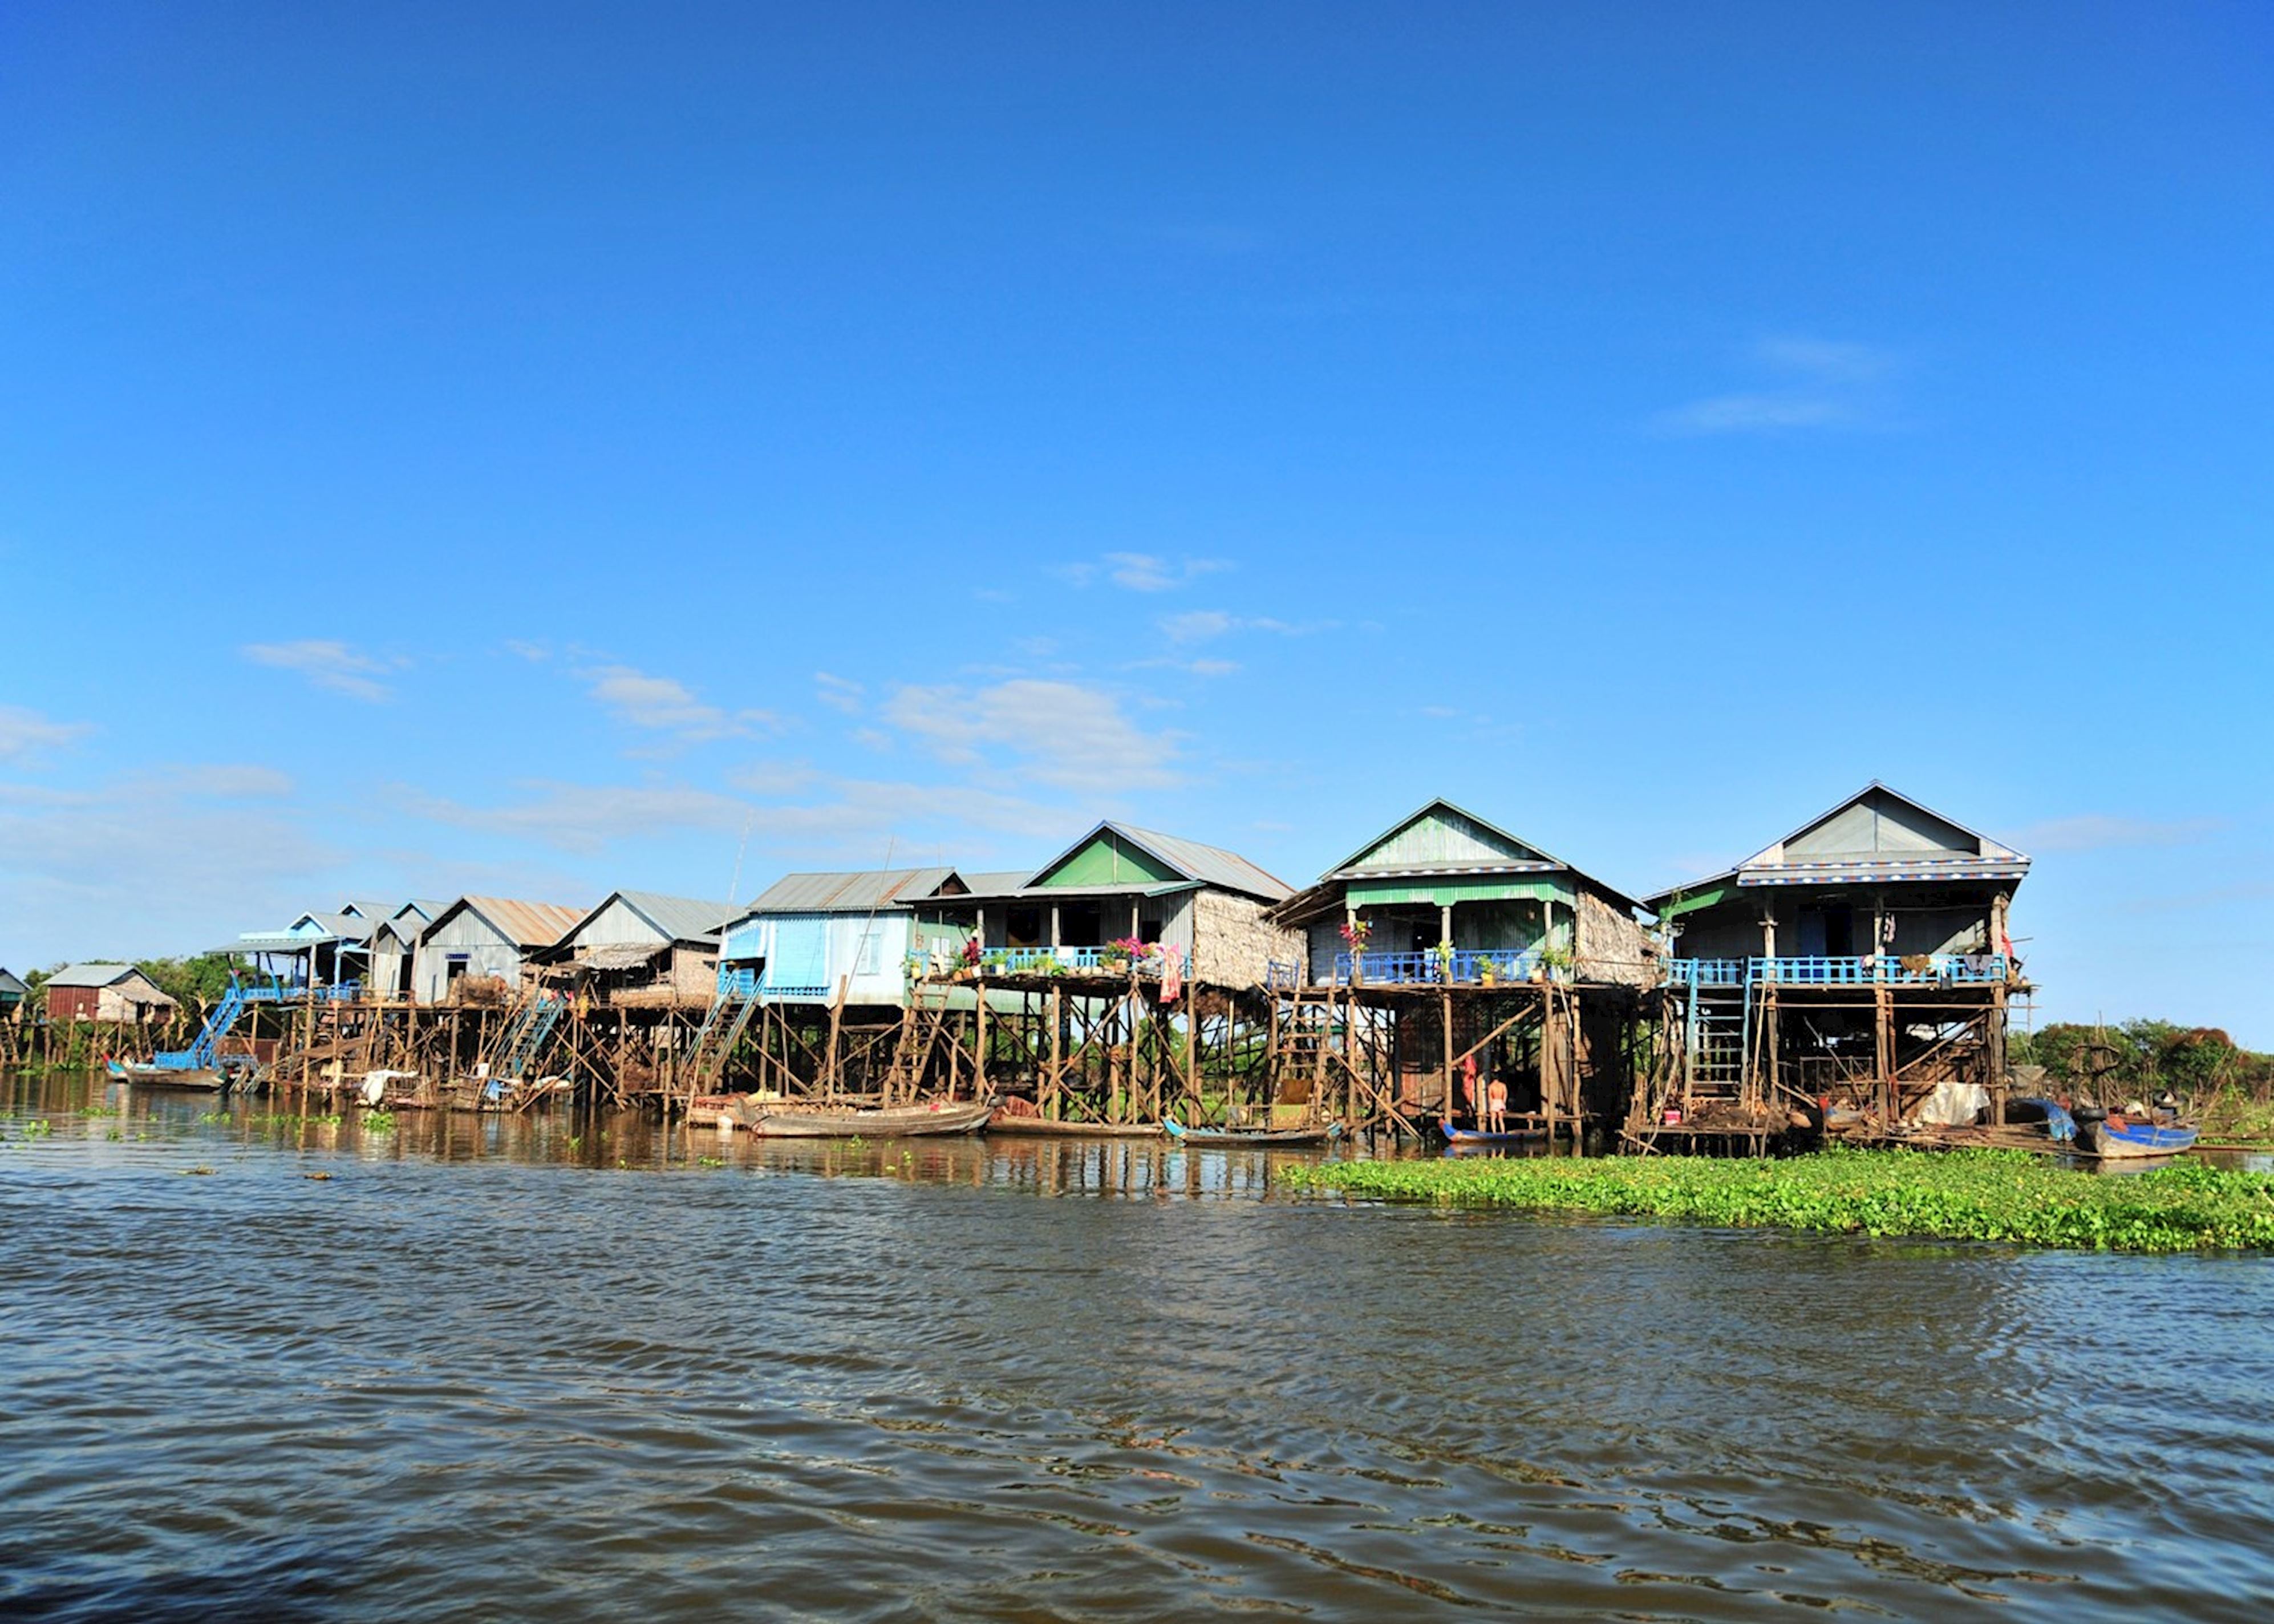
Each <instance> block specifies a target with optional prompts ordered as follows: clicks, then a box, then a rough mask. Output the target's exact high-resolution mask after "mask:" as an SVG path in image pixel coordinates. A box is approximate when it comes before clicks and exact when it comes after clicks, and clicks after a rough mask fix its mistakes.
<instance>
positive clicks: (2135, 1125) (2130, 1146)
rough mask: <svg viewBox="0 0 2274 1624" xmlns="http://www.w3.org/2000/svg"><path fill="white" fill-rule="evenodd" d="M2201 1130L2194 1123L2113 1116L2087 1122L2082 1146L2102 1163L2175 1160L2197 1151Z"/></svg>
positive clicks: (2081, 1130) (2082, 1129) (2083, 1128)
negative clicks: (2162, 1157)
mask: <svg viewBox="0 0 2274 1624" xmlns="http://www.w3.org/2000/svg"><path fill="white" fill-rule="evenodd" d="M2201 1131H2202V1130H2201V1129H2198V1128H2196V1127H2195V1125H2194V1124H2193V1123H2191V1122H2177V1121H2173V1122H2156V1121H2154V1120H2152V1119H2147V1118H2141V1117H2135V1116H2126V1115H2118V1114H2112V1115H2110V1116H2108V1117H2105V1118H2104V1119H2103V1120H2101V1121H2099V1122H2086V1123H2084V1124H2083V1125H2082V1128H2081V1129H2080V1130H2079V1142H2080V1143H2081V1144H2083V1146H2084V1148H2085V1149H2086V1150H2089V1151H2090V1152H2092V1153H2093V1154H2094V1155H2096V1156H2097V1157H2099V1158H2100V1159H2101V1160H2103V1161H2127V1160H2133V1159H2138V1158H2142V1157H2147V1156H2176V1155H2178V1154H2179V1153H2180V1152H2181V1151H2185V1150H2190V1149H2192V1148H2194V1145H2195V1136H2196V1134H2198V1133H2199V1132H2201Z"/></svg>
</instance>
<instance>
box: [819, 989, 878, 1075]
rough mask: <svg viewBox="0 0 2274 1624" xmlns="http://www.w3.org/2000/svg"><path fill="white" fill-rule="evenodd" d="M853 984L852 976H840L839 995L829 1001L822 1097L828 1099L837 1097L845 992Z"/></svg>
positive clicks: (822, 1068)
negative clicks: (827, 1050) (839, 1036)
mask: <svg viewBox="0 0 2274 1624" xmlns="http://www.w3.org/2000/svg"><path fill="white" fill-rule="evenodd" d="M851 985H852V978H850V977H847V976H840V977H838V978H837V996H836V997H834V998H832V999H831V1000H830V1001H829V1053H828V1054H826V1055H825V1056H824V1057H823V1059H822V1062H821V1076H822V1098H823V1099H826V1100H834V1099H836V1097H837V1081H838V1074H837V1061H838V1056H837V1039H838V1035H839V1033H840V1031H842V1030H843V1027H844V1023H845V994H846V992H847V989H848V988H849V987H850V986H851ZM885 1086H886V1088H887V1089H888V1090H889V1088H890V1087H891V1084H889V1083H887V1084H886V1085H885ZM885 1104H886V1105H890V1104H892V1101H891V1100H890V1099H886V1100H885Z"/></svg>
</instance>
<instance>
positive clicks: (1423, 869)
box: [1322, 797, 1577, 880]
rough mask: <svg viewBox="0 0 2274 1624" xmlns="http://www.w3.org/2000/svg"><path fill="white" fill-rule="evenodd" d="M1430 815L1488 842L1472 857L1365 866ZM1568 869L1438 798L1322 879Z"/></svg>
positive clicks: (1480, 843)
mask: <svg viewBox="0 0 2274 1624" xmlns="http://www.w3.org/2000/svg"><path fill="white" fill-rule="evenodd" d="M1433 812H1442V813H1446V814H1449V816H1450V817H1451V818H1453V819H1454V820H1458V821H1459V822H1462V823H1466V824H1469V825H1472V826H1473V827H1474V828H1475V829H1476V831H1477V832H1478V833H1479V834H1480V835H1485V836H1487V837H1489V838H1488V839H1487V840H1485V841H1478V842H1473V847H1474V855H1473V857H1465V856H1463V855H1461V854H1457V853H1449V854H1448V855H1447V857H1445V858H1444V859H1443V860H1442V861H1437V862H1427V863H1412V862H1407V863H1401V864H1398V865H1396V866H1395V867H1390V866H1386V865H1379V864H1368V863H1367V862H1366V858H1367V856H1368V855H1369V854H1370V853H1372V852H1374V851H1376V850H1380V849H1381V848H1382V847H1384V846H1387V845H1389V843H1390V842H1392V841H1394V840H1396V839H1397V837H1398V836H1399V835H1403V834H1404V833H1405V831H1406V830H1408V829H1410V828H1412V827H1413V826H1414V825H1415V824H1417V823H1419V822H1420V821H1421V820H1423V819H1425V818H1427V817H1428V816H1430V815H1431V814H1432V813H1433ZM1494 842H1498V843H1499V844H1500V845H1501V846H1502V847H1504V848H1505V850H1502V851H1500V852H1497V853H1494V852H1492V851H1491V847H1492V845H1493V843H1494ZM1488 854H1489V855H1488ZM1361 865H1363V866H1361ZM1570 866H1571V865H1570V864H1569V863H1566V862H1563V861H1562V859H1560V858H1557V857H1550V856H1548V855H1547V853H1546V852H1544V851H1542V850H1540V848H1538V847H1537V846H1534V845H1533V844H1532V842H1529V841H1524V840H1518V839H1517V837H1516V836H1515V835H1511V834H1510V833H1509V832H1508V831H1507V830H1506V829H1503V828H1502V827H1500V826H1499V825H1497V824H1493V823H1487V822H1486V821H1485V820H1483V819H1482V818H1480V817H1478V816H1477V815H1476V813H1474V812H1471V811H1470V810H1469V809H1468V808H1467V807H1465V806H1456V805H1455V804H1453V803H1452V802H1450V801H1448V800H1446V799H1444V798H1443V797H1439V798H1438V799H1436V800H1434V801H1430V802H1428V803H1427V804H1424V805H1421V806H1419V807H1417V808H1416V809H1415V810H1414V811H1412V812H1409V813H1407V814H1406V815H1405V816H1404V817H1403V818H1400V819H1399V820H1397V822H1396V823H1393V824H1391V825H1390V826H1389V827H1388V828H1386V829H1384V830H1383V831H1382V833H1381V834H1379V835H1375V836H1374V838H1373V839H1372V840H1370V841H1368V842H1366V844H1365V845H1363V846H1360V847H1359V849H1358V850H1356V851H1353V852H1352V853H1351V854H1350V856H1348V857H1344V859H1343V860H1342V861H1341V862H1339V863H1337V864H1336V865H1334V867H1332V868H1331V869H1329V870H1328V871H1327V872H1326V873H1325V874H1324V875H1323V876H1322V878H1324V879H1328V880H1355V879H1357V878H1359V876H1360V875H1361V874H1365V875H1374V874H1386V873H1399V874H1445V873H1462V874H1481V873H1495V872H1508V873H1524V872H1536V871H1539V870H1543V869H1557V868H1570ZM1573 872H1577V871H1576V870H1574V871H1573Z"/></svg>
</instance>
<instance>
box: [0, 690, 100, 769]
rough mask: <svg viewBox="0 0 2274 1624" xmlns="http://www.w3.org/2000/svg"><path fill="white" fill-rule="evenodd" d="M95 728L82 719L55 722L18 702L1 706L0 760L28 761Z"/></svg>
mask: <svg viewBox="0 0 2274 1624" xmlns="http://www.w3.org/2000/svg"><path fill="white" fill-rule="evenodd" d="M93 731H94V729H93V727H92V726H90V725H89V724H88V723H87V722H84V721H53V720H51V719H50V718H49V717H46V716H42V715H41V714H40V713H39V712H37V711H34V710H26V709H25V708H24V707H23V706H20V705H0V761H12V762H15V763H18V764H19V765H25V764H28V763H31V762H33V761H35V760H37V759H39V758H40V757H41V756H42V755H44V754H45V753H46V752H48V751H49V750H55V749H59V748H61V747H62V746H64V745H65V744H70V743H71V742H72V740H73V739H76V738H79V737H83V736H85V735H87V734H88V733H91V732H93Z"/></svg>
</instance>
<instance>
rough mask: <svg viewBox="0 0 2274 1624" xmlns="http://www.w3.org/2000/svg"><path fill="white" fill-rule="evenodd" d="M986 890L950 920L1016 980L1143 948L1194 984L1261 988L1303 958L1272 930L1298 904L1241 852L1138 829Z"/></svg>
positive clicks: (949, 905) (1114, 832)
mask: <svg viewBox="0 0 2274 1624" xmlns="http://www.w3.org/2000/svg"><path fill="white" fill-rule="evenodd" d="M983 878H985V879H986V880H988V881H989V884H988V885H987V886H986V887H984V888H983V887H982V886H980V885H977V884H975V885H973V886H972V887H971V888H970V890H969V892H968V895H962V896H957V897H953V898H943V899H941V901H940V907H941V910H942V912H943V914H944V915H945V917H946V918H950V919H952V920H953V921H954V922H955V923H956V924H957V925H959V926H960V928H961V929H962V931H963V932H964V933H967V934H968V935H971V936H975V937H976V938H977V940H978V941H979V944H980V947H981V949H982V951H983V954H985V955H986V956H988V960H989V963H990V965H992V966H994V967H998V968H1000V969H1001V970H1004V971H1008V972H1011V973H1016V972H1017V971H1019V970H1020V968H1021V967H1022V966H1023V965H1026V964H1030V963H1034V962H1035V961H1036V960H1039V959H1042V958H1044V957H1049V958H1053V959H1055V960H1057V961H1058V964H1059V965H1060V966H1062V967H1064V968H1065V969H1069V970H1076V971H1081V970H1090V969H1095V968H1096V967H1097V966H1098V965H1099V964H1100V963H1101V962H1103V961H1104V960H1106V959H1108V958H1111V956H1113V953H1112V944H1113V943H1115V942H1117V941H1127V940H1134V941H1137V942H1139V943H1141V944H1144V945H1147V946H1151V945H1154V944H1158V945H1159V946H1161V947H1163V948H1176V949H1178V951H1179V952H1180V953H1181V955H1182V956H1183V959H1184V963H1185V974H1186V977H1188V978H1191V979H1193V980H1195V981H1207V982H1211V983H1214V984H1216V985H1217V986H1259V985H1261V983H1262V981H1263V979H1264V977H1265V975H1266V973H1267V971H1268V970H1269V965H1270V963H1271V962H1272V961H1273V960H1274V959H1278V958H1285V957H1288V956H1291V955H1292V954H1293V953H1295V952H1296V951H1297V950H1298V947H1297V942H1298V939H1297V937H1296V936H1295V935H1294V933H1292V932H1291V931H1289V930H1287V929H1285V928H1284V927H1283V926H1281V925H1276V924H1274V923H1272V922H1270V921H1269V919H1268V918H1266V915H1267V914H1268V913H1269V910H1271V909H1273V908H1274V907H1276V906H1277V905H1278V904H1279V903H1284V902H1285V901H1286V900H1287V898H1288V897H1289V896H1290V895H1293V888H1292V887H1291V886H1289V885H1288V884H1287V883H1286V882H1285V881H1284V880H1280V879H1279V878H1277V877H1276V875H1273V874H1270V873H1268V872H1265V871H1264V870H1262V869H1261V868H1259V867H1257V866H1256V865H1254V864H1253V863H1251V862H1249V861H1248V860H1247V859H1246V857H1241V856H1240V855H1239V853H1238V852H1236V851H1226V850H1224V849H1223V848H1222V847H1218V846H1204V845H1202V844H1201V842H1198V841H1193V840H1186V839H1183V838H1181V837H1180V836H1178V835H1163V834H1159V833H1157V832H1156V831H1154V830H1151V829H1141V828H1138V827H1135V826H1133V825H1131V824H1126V823H1115V822H1111V821H1109V822H1104V823H1100V824H1099V825H1098V826H1097V827H1096V828H1094V829H1092V830H1091V831H1090V832H1089V833H1088V834H1087V835H1083V836H1082V837H1081V839H1080V840H1078V841H1076V842H1074V843H1073V845H1072V846H1070V847H1068V848H1067V849H1066V850H1065V851H1064V852H1062V853H1060V854H1059V855H1058V857H1055V858H1053V859H1052V860H1051V861H1050V862H1049V863H1047V864H1045V865H1043V867H1041V868H1040V869H1037V870H1036V871H1035V872H1033V873H1031V874H1028V875H1027V876H1025V878H1024V879H1022V880H1018V881H1017V882H1016V883H1005V880H1006V878H1007V877H1003V876H986V877H983Z"/></svg>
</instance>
